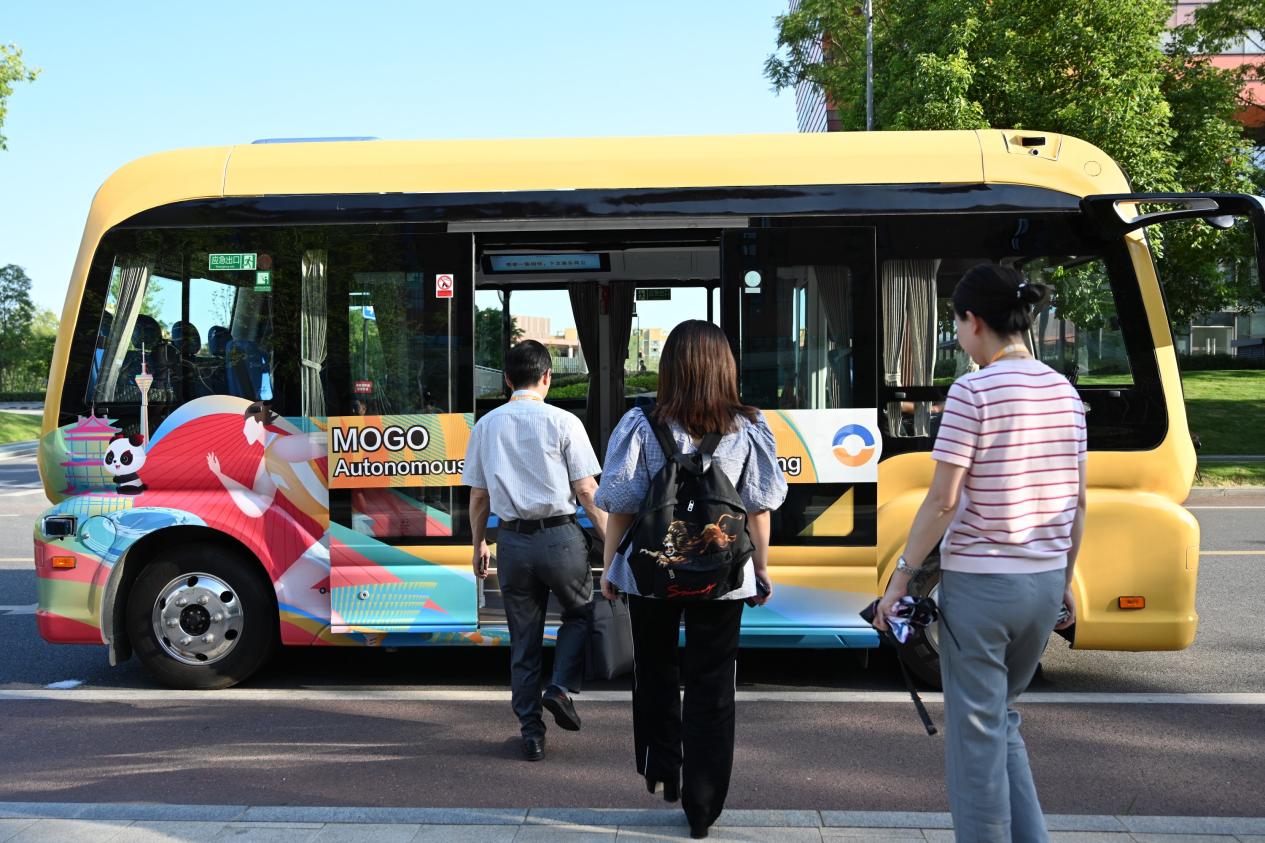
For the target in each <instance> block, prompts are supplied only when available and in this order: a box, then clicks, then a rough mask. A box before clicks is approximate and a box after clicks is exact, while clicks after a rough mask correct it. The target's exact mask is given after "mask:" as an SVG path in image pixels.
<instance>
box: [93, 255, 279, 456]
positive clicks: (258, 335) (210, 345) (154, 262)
mask: <svg viewBox="0 0 1265 843" xmlns="http://www.w3.org/2000/svg"><path fill="white" fill-rule="evenodd" d="M203 238H204V239H205V240H213V239H214V237H213V235H210V234H208V235H203ZM186 248H188V244H186V246H185V247H184V248H181V247H180V246H174V245H173V248H172V249H171V250H170V251H164V252H161V253H159V254H133V253H123V254H119V255H117V256H116V258H115V260H114V264H113V268H112V270H111V274H110V279H109V282H108V286H107V288H106V296H105V306H104V309H103V313H102V316H101V318H100V322H99V327H98V331H97V339H96V342H95V343H94V346H93V348H92V352H91V354H92V359H91V360H90V361H88V362H87V370H88V371H87V390H86V394H85V399H86V401H85V403H87V404H89V405H104V406H107V407H109V412H111V413H113V414H115V415H117V416H119V417H120V418H125V419H128V418H129V417H135V418H137V419H138V418H139V414H140V406H141V403H142V395H141V390H140V387H139V386H138V384H137V376H138V375H140V374H142V370H143V371H144V372H147V373H148V374H149V375H150V376H151V377H152V382H151V383H150V385H149V387H148V392H147V394H146V395H145V403H146V404H147V405H148V406H149V408H150V410H149V426H150V430H151V431H152V430H155V429H156V428H157V426H158V424H159V423H161V421H162V419H163V418H165V417H166V416H167V415H168V414H169V413H170V412H171V411H172V410H174V409H175V408H176V407H178V406H180V405H181V404H183V403H185V402H187V401H191V400H193V399H195V398H201V397H204V396H208V395H236V396H238V397H241V398H246V399H249V400H251V401H256V400H264V401H269V400H272V399H273V397H274V396H273V390H272V363H271V356H270V352H271V351H272V340H273V337H272V334H273V324H272V292H271V284H270V282H269V283H261V280H260V273H258V272H257V271H256V270H238V271H222V272H212V271H208V268H209V264H208V261H209V257H208V256H209V254H210V253H211V252H214V251H215V249H214V248H211V249H210V250H209V251H186V250H185V249H186ZM193 248H195V249H196V248H197V247H196V246H194V247H193ZM229 248H231V247H229ZM252 257H254V255H253V254H252ZM186 271H187V272H188V275H185V272H186ZM263 276H264V277H265V278H268V279H270V278H271V275H270V274H269V273H263ZM134 423H135V422H133V421H131V420H129V421H127V422H126V424H128V425H131V424H134ZM128 429H131V428H130V427H129V428H128Z"/></svg>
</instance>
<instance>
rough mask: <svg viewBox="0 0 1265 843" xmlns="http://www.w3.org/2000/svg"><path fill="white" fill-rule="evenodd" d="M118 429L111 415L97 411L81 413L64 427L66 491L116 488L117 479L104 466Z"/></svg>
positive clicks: (74, 493) (62, 465)
mask: <svg viewBox="0 0 1265 843" xmlns="http://www.w3.org/2000/svg"><path fill="white" fill-rule="evenodd" d="M118 432H119V429H118V428H117V427H114V424H113V420H112V419H106V418H98V417H97V416H96V414H95V413H92V414H90V415H88V417H87V418H85V417H83V416H80V417H79V423H78V424H76V425H75V426H74V427H67V428H65V429H64V430H63V433H62V436H63V438H64V439H65V441H66V455H67V456H68V457H69V459H67V460H66V462H64V463H62V464H61V467H62V468H64V469H65V473H66V488H65V489H64V490H63V494H65V495H77V494H80V493H81V492H89V491H110V492H113V491H114V480H113V478H112V477H111V476H110V473H109V472H108V471H106V468H105V462H104V459H105V449H106V448H108V447H109V445H110V440H111V439H113V438H114V434H116V433H118Z"/></svg>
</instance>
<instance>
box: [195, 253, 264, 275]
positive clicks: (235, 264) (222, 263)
mask: <svg viewBox="0 0 1265 843" xmlns="http://www.w3.org/2000/svg"><path fill="white" fill-rule="evenodd" d="M255 258H256V255H255V253H254V252H230V253H219V254H214V253H213V254H211V255H210V260H209V262H208V266H207V269H209V270H211V271H212V272H223V271H229V270H235V269H255V265H256V263H257V261H256V260H255Z"/></svg>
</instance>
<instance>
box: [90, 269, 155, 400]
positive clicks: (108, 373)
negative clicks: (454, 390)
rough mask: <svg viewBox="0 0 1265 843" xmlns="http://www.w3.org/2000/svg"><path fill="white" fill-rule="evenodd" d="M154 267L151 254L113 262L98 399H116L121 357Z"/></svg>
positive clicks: (98, 382) (97, 392)
mask: <svg viewBox="0 0 1265 843" xmlns="http://www.w3.org/2000/svg"><path fill="white" fill-rule="evenodd" d="M153 268H154V259H153V258H152V257H139V256H138V257H130V258H123V259H122V260H120V261H119V263H118V264H116V265H115V270H114V271H115V273H117V274H116V276H115V278H114V284H111V286H114V285H115V284H117V294H116V295H117V297H116V298H115V301H114V321H113V323H112V325H111V327H110V338H109V341H108V342H107V344H106V347H105V354H104V355H102V358H101V369H102V370H104V371H105V377H104V378H103V379H101V380H98V381H97V390H96V394H95V396H94V399H95V400H97V401H114V400H115V391H116V390H117V389H118V382H119V374H120V373H121V372H122V370H123V360H124V358H125V357H126V355H127V351H128V348H129V347H130V346H131V344H132V331H133V330H135V329H136V317H137V316H139V315H140V312H141V301H142V300H143V299H144V298H145V287H146V286H147V285H148V284H149V274H150V272H151V271H152V270H153ZM146 350H147V351H152V350H153V349H146Z"/></svg>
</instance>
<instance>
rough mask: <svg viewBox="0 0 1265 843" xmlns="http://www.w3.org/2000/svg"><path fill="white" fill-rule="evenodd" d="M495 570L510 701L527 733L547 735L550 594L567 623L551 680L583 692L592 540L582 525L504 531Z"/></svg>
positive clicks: (499, 535)
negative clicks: (545, 659) (543, 697)
mask: <svg viewBox="0 0 1265 843" xmlns="http://www.w3.org/2000/svg"><path fill="white" fill-rule="evenodd" d="M496 574H497V579H498V580H499V581H500V585H501V598H502V599H503V600H504V602H505V619H506V621H507V623H508V624H509V629H510V687H511V689H512V696H511V703H512V705H513V708H514V713H515V714H516V715H518V722H519V725H520V726H521V728H522V733H523V736H524V737H540V736H542V735H544V734H545V721H544V720H543V719H542V718H541V715H540V712H541V705H540V693H541V690H542V685H541V662H542V653H541V650H542V648H543V642H544V635H545V612H546V610H547V609H548V606H549V594H550V592H552V593H553V595H554V596H555V597H557V598H558V602H559V603H560V604H562V625H561V626H560V627H559V628H558V641H557V645H556V647H555V649H554V657H553V678H552V680H551V681H550V683H549V684H551V685H557V686H559V687H561V688H565V689H567V690H568V691H579V690H580V685H581V684H582V683H583V682H584V649H585V644H586V643H587V641H588V635H589V624H590V620H591V618H592V604H591V602H590V601H591V600H592V598H593V576H592V574H591V573H590V571H589V555H588V543H587V542H586V541H585V538H584V531H583V530H582V529H581V528H580V526H579V525H578V524H560V525H558V526H557V527H546V528H545V529H543V530H538V531H536V532H534V533H515V532H512V531H510V530H500V531H499V532H498V533H497V540H496Z"/></svg>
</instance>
